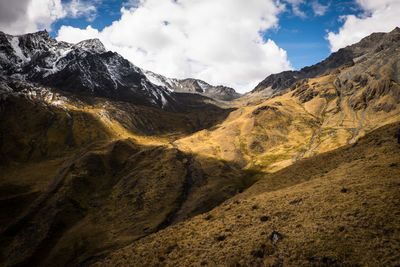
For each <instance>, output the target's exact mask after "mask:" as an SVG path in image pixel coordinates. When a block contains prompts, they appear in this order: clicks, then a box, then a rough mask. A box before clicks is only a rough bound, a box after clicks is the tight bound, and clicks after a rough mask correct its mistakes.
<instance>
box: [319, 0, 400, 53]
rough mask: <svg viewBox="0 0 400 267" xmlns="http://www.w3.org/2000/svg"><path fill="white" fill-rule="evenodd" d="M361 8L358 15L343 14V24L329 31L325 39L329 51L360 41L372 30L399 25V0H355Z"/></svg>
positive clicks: (380, 30) (389, 29)
mask: <svg viewBox="0 0 400 267" xmlns="http://www.w3.org/2000/svg"><path fill="white" fill-rule="evenodd" d="M357 3H358V5H359V6H360V7H361V8H362V9H363V11H364V12H363V14H362V15H360V16H355V15H346V16H343V17H342V19H343V20H344V24H343V26H342V27H341V28H340V29H339V31H338V32H329V33H328V35H327V39H328V41H329V43H330V46H331V51H332V52H334V51H337V50H339V49H340V48H343V47H345V46H347V45H351V44H353V43H356V42H358V41H360V40H361V39H362V38H364V37H366V36H368V35H370V34H371V33H373V32H388V31H391V30H393V29H394V28H395V27H397V26H400V18H399V14H400V1H398V0H379V1H376V0H357Z"/></svg>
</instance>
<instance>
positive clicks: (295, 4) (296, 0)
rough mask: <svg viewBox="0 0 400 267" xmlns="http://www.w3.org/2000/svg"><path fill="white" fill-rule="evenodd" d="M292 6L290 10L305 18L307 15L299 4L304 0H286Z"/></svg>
mask: <svg viewBox="0 0 400 267" xmlns="http://www.w3.org/2000/svg"><path fill="white" fill-rule="evenodd" d="M286 2H287V3H289V4H290V5H291V6H292V12H293V14H294V15H296V16H298V17H301V18H305V17H307V15H306V13H305V12H304V11H303V10H301V5H303V4H304V0H286Z"/></svg>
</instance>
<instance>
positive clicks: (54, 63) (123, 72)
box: [0, 31, 175, 109]
mask: <svg viewBox="0 0 400 267" xmlns="http://www.w3.org/2000/svg"><path fill="white" fill-rule="evenodd" d="M0 75H2V76H6V77H7V76H9V77H12V78H16V79H21V80H25V81H29V82H34V83H38V84H41V85H45V86H49V87H54V88H57V89H60V90H64V91H68V92H72V93H75V94H83V95H90V96H98V97H107V98H110V99H114V100H120V101H128V102H132V103H135V104H143V105H148V106H157V107H162V108H167V109H168V108H171V107H172V106H173V104H174V102H175V101H174V99H173V96H172V94H171V92H169V91H168V90H165V88H162V87H160V86H157V85H155V84H153V83H151V82H150V81H149V80H148V79H147V78H146V76H145V75H144V74H143V73H142V71H141V69H139V68H137V67H136V66H134V65H133V64H132V63H130V62H129V61H128V60H126V59H124V58H123V57H121V56H120V55H119V54H117V53H113V52H109V51H106V49H105V48H104V46H103V44H102V43H101V42H100V41H99V40H98V39H91V40H86V41H82V42H80V43H78V44H69V43H65V42H57V41H56V40H54V39H52V38H51V37H50V36H49V34H48V33H47V32H46V31H42V32H37V33H33V34H26V35H21V36H11V35H7V34H4V33H2V32H0Z"/></svg>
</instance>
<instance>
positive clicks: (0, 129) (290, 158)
mask: <svg viewBox="0 0 400 267" xmlns="http://www.w3.org/2000/svg"><path fill="white" fill-rule="evenodd" d="M399 43H400V28H396V29H394V30H393V31H391V32H389V33H374V34H372V35H370V36H368V37H366V38H364V39H362V40H361V41H360V42H359V43H357V44H354V45H351V46H348V47H345V48H343V49H341V50H339V51H338V52H336V53H333V54H332V55H331V56H329V57H328V58H327V59H325V60H324V61H322V62H320V63H318V64H316V65H314V66H311V67H306V68H303V69H301V70H299V71H286V72H282V73H279V74H272V75H270V76H268V77H267V78H266V79H265V80H263V81H262V82H261V83H260V84H259V85H258V86H257V87H255V88H254V89H253V90H252V91H251V92H249V93H247V94H245V95H240V94H238V93H237V92H236V91H235V90H234V89H232V88H228V87H225V86H213V85H210V84H208V83H207V82H205V81H201V80H198V79H174V78H168V77H164V76H162V75H159V74H156V73H153V72H151V71H148V70H143V69H141V68H139V67H136V66H135V65H133V64H132V63H131V62H129V61H128V60H126V59H124V58H123V57H122V56H121V55H119V54H117V53H115V52H111V51H107V50H106V49H105V47H104V46H103V44H102V43H101V42H100V41H99V40H97V39H92V40H86V41H82V42H80V43H77V44H70V43H66V42H59V41H57V40H55V39H53V38H51V37H50V36H49V34H48V33H47V32H46V31H41V32H37V33H32V34H26V35H20V36H12V35H8V34H5V33H2V32H0V192H1V195H0V211H1V212H0V265H1V266H143V265H145V266H398V265H399V264H400V254H399V250H400V245H399V242H398V241H399V239H400V219H399V218H400V216H399V215H400V208H399V207H400V203H399V198H398V196H399V195H400V186H399V185H400V181H399V177H400V157H399V152H400V145H399V144H398V143H397V139H396V138H395V136H396V133H397V132H398V129H399V128H400V48H399V47H400V46H399Z"/></svg>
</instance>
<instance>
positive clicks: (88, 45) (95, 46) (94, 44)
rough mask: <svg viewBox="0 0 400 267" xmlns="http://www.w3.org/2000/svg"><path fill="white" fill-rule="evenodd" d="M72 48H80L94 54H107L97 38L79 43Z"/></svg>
mask: <svg viewBox="0 0 400 267" xmlns="http://www.w3.org/2000/svg"><path fill="white" fill-rule="evenodd" d="M74 47H76V48H81V49H83V50H85V51H92V52H95V53H105V52H107V50H106V48H105V47H104V45H103V43H102V42H101V41H100V40H99V39H97V38H95V39H88V40H84V41H81V42H79V43H77V44H76V45H74Z"/></svg>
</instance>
